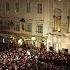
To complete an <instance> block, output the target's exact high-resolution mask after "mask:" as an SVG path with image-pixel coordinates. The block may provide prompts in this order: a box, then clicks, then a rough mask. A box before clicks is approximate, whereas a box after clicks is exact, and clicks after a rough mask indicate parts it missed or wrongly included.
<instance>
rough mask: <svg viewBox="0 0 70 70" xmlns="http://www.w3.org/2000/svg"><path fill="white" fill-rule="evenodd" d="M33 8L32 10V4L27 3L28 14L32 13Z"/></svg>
mask: <svg viewBox="0 0 70 70" xmlns="http://www.w3.org/2000/svg"><path fill="white" fill-rule="evenodd" d="M30 11H31V8H30V3H27V13H30Z"/></svg>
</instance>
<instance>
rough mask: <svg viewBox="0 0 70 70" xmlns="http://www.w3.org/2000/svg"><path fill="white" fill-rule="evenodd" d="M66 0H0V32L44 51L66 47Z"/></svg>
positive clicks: (69, 14) (69, 41)
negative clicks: (40, 45)
mask: <svg viewBox="0 0 70 70" xmlns="http://www.w3.org/2000/svg"><path fill="white" fill-rule="evenodd" d="M69 18H70V1H69V0H0V35H1V36H4V37H7V36H8V37H11V38H12V39H14V38H15V39H17V40H18V39H19V38H23V39H24V40H29V41H32V37H35V39H34V40H33V42H35V45H36V46H39V44H40V43H41V42H44V43H45V46H46V49H47V51H48V50H49V47H53V48H54V50H55V51H57V52H58V50H62V49H64V48H65V49H68V50H70V47H69V46H70V34H69V32H70V25H69V23H70V22H69Z"/></svg>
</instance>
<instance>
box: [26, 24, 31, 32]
mask: <svg viewBox="0 0 70 70" xmlns="http://www.w3.org/2000/svg"><path fill="white" fill-rule="evenodd" d="M25 30H26V31H28V32H32V23H27V24H26V29H25Z"/></svg>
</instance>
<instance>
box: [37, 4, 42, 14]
mask: <svg viewBox="0 0 70 70" xmlns="http://www.w3.org/2000/svg"><path fill="white" fill-rule="evenodd" d="M37 12H38V13H40V14H41V13H42V4H38V10H37Z"/></svg>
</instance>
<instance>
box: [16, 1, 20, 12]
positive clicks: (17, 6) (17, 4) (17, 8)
mask: <svg viewBox="0 0 70 70" xmlns="http://www.w3.org/2000/svg"><path fill="white" fill-rule="evenodd" d="M15 11H16V12H18V11H19V3H18V2H17V3H15Z"/></svg>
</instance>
